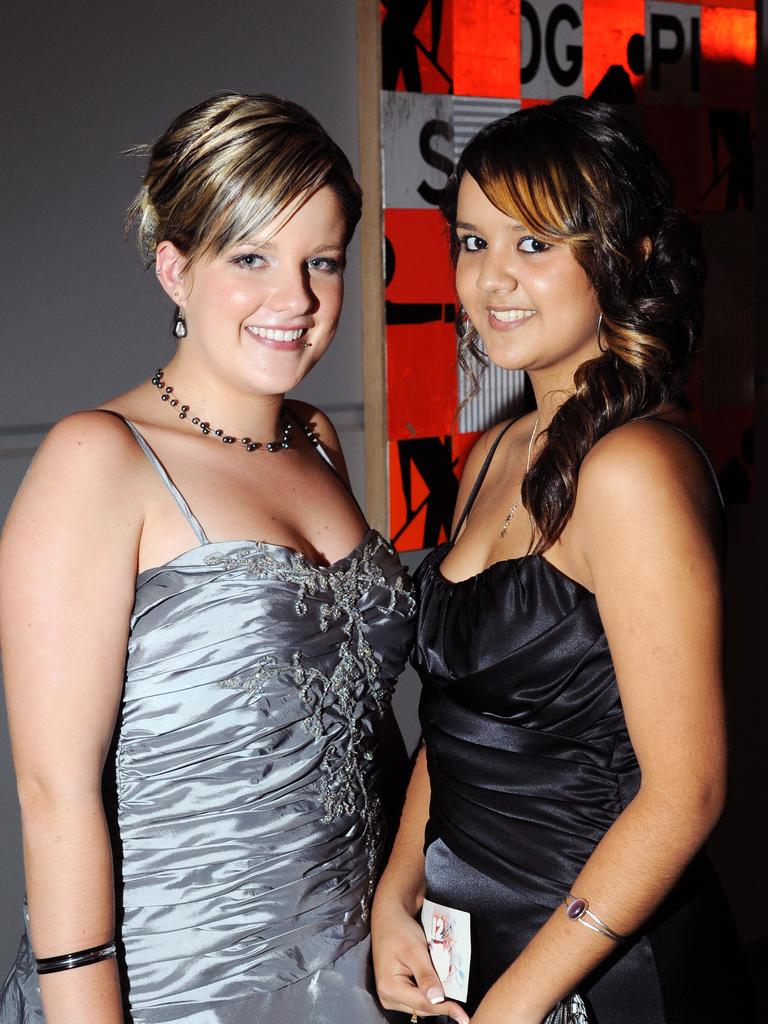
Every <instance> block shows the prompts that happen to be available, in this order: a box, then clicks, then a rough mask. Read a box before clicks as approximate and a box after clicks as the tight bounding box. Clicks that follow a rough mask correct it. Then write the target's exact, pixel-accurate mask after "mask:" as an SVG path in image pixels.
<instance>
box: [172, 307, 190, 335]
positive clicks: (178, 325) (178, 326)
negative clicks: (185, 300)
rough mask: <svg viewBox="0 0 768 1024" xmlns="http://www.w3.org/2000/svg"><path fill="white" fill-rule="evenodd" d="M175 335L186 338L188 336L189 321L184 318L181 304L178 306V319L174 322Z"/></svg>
mask: <svg viewBox="0 0 768 1024" xmlns="http://www.w3.org/2000/svg"><path fill="white" fill-rule="evenodd" d="M173 336H174V338H179V339H181V338H186V336H187V321H186V320H185V319H184V310H183V309H182V308H181V306H177V307H176V319H175V320H174V323H173Z"/></svg>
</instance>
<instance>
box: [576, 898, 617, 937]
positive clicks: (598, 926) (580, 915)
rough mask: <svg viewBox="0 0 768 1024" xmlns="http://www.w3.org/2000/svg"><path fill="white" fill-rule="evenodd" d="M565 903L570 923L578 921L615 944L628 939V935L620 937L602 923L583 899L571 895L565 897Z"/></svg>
mask: <svg viewBox="0 0 768 1024" xmlns="http://www.w3.org/2000/svg"><path fill="white" fill-rule="evenodd" d="M563 903H564V904H565V908H566V910H565V914H566V917H567V918H568V920H569V921H578V922H579V924H583V925H584V927H585V928H589V929H590V930H591V931H593V932H597V934H598V935H604V936H605V937H606V939H611V940H612V941H613V942H623V941H624V940H625V939H626V935H619V933H618V932H615V931H614V930H613V928H609V927H608V925H607V924H606V923H605V921H601V920H600V918H599V917H598V916H597V914H593V913H592V911H591V910H590V909H589V903H587V901H586V900H584V899H581V897H579V896H573V895H571V894H570V893H569V894H568V895H567V896H565V897H563ZM587 918H589V920H587Z"/></svg>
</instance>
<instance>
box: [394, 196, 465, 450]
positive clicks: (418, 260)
mask: <svg viewBox="0 0 768 1024" xmlns="http://www.w3.org/2000/svg"><path fill="white" fill-rule="evenodd" d="M384 230H385V234H386V250H387V282H388V284H387V290H386V319H387V395H388V402H389V405H388V423H389V437H390V438H391V439H393V440H395V439H397V438H409V437H429V436H432V435H437V434H448V433H450V432H451V430H452V429H453V428H454V416H455V412H456V330H455V315H454V303H455V290H454V284H453V268H452V267H451V262H450V259H449V256H448V239H447V235H446V228H445V222H444V221H443V218H442V215H441V214H440V213H439V212H438V211H437V210H387V211H386V212H385V216H384Z"/></svg>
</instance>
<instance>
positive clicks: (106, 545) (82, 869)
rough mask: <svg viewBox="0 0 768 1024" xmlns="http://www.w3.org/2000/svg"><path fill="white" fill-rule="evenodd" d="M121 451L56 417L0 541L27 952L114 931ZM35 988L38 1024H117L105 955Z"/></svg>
mask: <svg viewBox="0 0 768 1024" xmlns="http://www.w3.org/2000/svg"><path fill="white" fill-rule="evenodd" d="M134 448H135V446H134V445H132V442H131V441H130V439H129V437H128V436H127V431H126V428H125V427H124V426H123V425H121V424H120V423H119V421H118V420H116V419H115V418H114V417H111V416H107V415H105V414H104V413H98V412H94V413H80V414H77V415H75V416H71V417H69V418H68V419H66V420H64V421H62V423H60V424H59V425H58V426H56V427H55V428H54V430H53V431H52V432H51V434H50V435H49V437H48V438H47V439H46V441H45V442H44V444H43V446H42V447H41V449H40V451H39V452H38V455H37V456H36V458H35V460H34V462H33V465H32V467H31V469H30V471H29V473H28V475H27V477H26V479H25V481H24V483H23V485H22V488H21V490H20V492H19V494H18V496H17V498H16V501H15V503H14V505H13V508H12V510H11V512H10V515H9V517H8V521H7V524H6V528H5V532H4V535H3V539H2V544H1V545H0V638H1V639H2V648H3V666H4V676H5V688H6V699H7V705H8V714H9V723H10V731H11V740H12V746H13V755H14V762H15V767H16V775H17V780H18V792H19V800H20V804H21V816H22V827H23V833H24V862H25V869H26V881H27V892H28V898H29V912H30V929H31V935H32V942H33V946H34V952H35V956H36V957H38V958H40V957H53V956H59V955H63V954H66V953H71V952H76V951H78V950H82V949H84V948H89V947H92V946H96V945H99V944H101V943H104V942H106V941H108V940H109V939H111V938H112V937H113V936H114V932H115V925H114V909H113V879H112V863H111V852H110V843H109V837H108V833H107V827H106V823H105V818H104V810H103V806H102V801H101V774H102V768H103V764H104V760H105V757H106V754H107V750H108V748H109V744H110V740H111V737H112V732H113V729H114V723H115V718H116V714H117V709H118V705H119V700H120V693H121V688H122V682H123V673H124V666H125V651H126V643H127V637H128V623H129V617H130V613H131V609H132V606H133V600H134V586H135V576H136V557H137V546H138V538H139V534H140V530H141V521H140V515H139V513H138V512H137V510H136V507H137V502H136V496H135V493H133V494H132V493H131V488H130V487H129V481H130V480H131V479H133V480H134V481H135V479H136V474H135V462H134V460H135V458H136V452H137V451H138V450H137V449H136V452H135V451H134V450H133V449H134ZM139 455H140V453H139ZM132 471H133V472H132ZM132 490H133V491H134V492H135V486H134V487H133V488H132ZM40 987H41V992H42V997H43V1003H44V1007H45V1013H46V1021H47V1022H48V1024H75V1022H77V1024H118V1022H122V1020H123V1014H122V1009H121V999H120V990H119V984H118V978H117V970H116V965H115V961H114V960H107V961H103V962H101V963H97V964H93V965H90V966H87V967H81V968H78V969H75V970H69V971H64V972H61V973H57V974H50V975H44V976H41V978H40Z"/></svg>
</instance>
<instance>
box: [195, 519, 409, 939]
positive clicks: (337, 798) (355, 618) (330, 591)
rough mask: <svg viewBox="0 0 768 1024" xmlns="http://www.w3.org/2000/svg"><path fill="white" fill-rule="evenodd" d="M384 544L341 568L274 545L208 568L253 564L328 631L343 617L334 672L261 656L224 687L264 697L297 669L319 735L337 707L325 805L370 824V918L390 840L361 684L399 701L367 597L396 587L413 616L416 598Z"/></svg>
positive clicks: (369, 694) (378, 699) (377, 698)
mask: <svg viewBox="0 0 768 1024" xmlns="http://www.w3.org/2000/svg"><path fill="white" fill-rule="evenodd" d="M380 548H384V549H385V550H386V551H388V552H389V553H390V554H391V553H392V548H391V547H390V545H389V544H387V542H386V541H385V540H384V538H383V537H381V536H379V535H374V536H373V537H371V539H370V540H369V541H368V542H367V543H366V544H365V545H364V546H363V548H362V550H361V552H360V554H359V555H356V556H355V557H353V558H351V559H349V560H348V561H347V560H344V561H343V562H342V563H339V567H338V568H334V567H330V568H324V567H322V566H318V565H314V564H313V563H312V562H310V561H309V560H308V559H307V558H305V557H304V556H303V555H301V554H299V553H298V552H293V553H290V554H289V557H288V558H287V559H280V558H276V557H275V556H274V555H273V554H272V553H271V551H270V546H269V545H267V544H259V543H257V544H252V545H249V546H248V547H247V548H245V547H244V548H240V549H238V550H236V551H233V552H230V553H229V554H221V555H215V554H211V555H208V556H207V557H206V559H205V561H206V563H207V564H208V565H217V566H221V567H222V568H223V569H225V570H232V569H245V570H246V571H247V572H249V573H252V574H254V575H257V576H259V578H261V579H267V580H278V581H281V582H286V583H293V584H295V585H296V587H297V588H298V589H297V594H296V601H295V602H294V609H295V611H296V614H297V615H301V616H303V615H306V614H307V612H308V605H307V597H308V596H309V597H312V598H316V599H318V600H319V601H320V602H321V605H322V606H321V609H320V623H319V626H320V630H321V631H322V632H326V631H327V630H328V628H329V626H330V625H331V623H334V622H340V628H341V631H342V633H343V635H344V639H343V641H342V642H341V643H340V644H339V647H338V657H337V661H336V664H335V666H334V668H333V670H332V671H331V672H330V674H326V673H325V672H322V671H321V670H320V669H318V668H316V667H315V666H313V665H307V664H306V663H305V661H304V658H303V656H302V653H301V651H295V652H294V653H293V657H292V660H291V664H290V665H285V664H283V665H281V664H279V663H278V662H277V661H276V660H275V659H274V658H268V657H265V658H260V659H258V662H257V663H256V664H255V665H254V667H252V668H251V669H249V671H248V672H245V673H243V674H242V675H236V676H231V677H230V678H228V679H225V680H224V681H223V682H222V683H221V685H222V686H225V687H232V688H235V687H242V688H245V689H247V690H250V691H251V692H253V693H254V694H255V695H256V697H257V698H258V697H260V696H261V695H262V694H263V692H264V688H265V686H266V683H267V682H268V680H269V679H271V678H274V677H275V676H277V675H284V674H286V673H287V674H289V675H291V676H292V677H293V679H294V680H295V682H296V684H297V686H298V687H299V693H300V694H301V699H302V700H303V701H304V703H305V705H306V706H307V708H308V709H309V712H310V713H309V715H308V717H307V718H306V720H305V721H304V727H305V728H306V729H307V730H308V731H310V732H311V733H312V734H313V735H314V736H315V738H316V739H318V740H322V739H323V737H324V735H325V716H326V712H327V710H328V709H329V708H331V707H333V708H334V710H335V712H336V714H337V715H339V716H340V717H341V718H342V720H343V721H344V723H345V725H346V735H345V737H344V739H343V741H341V742H340V741H335V742H330V743H329V744H328V746H327V748H326V750H325V752H324V754H323V757H322V761H321V764H320V768H321V772H322V782H321V792H322V798H323V804H324V807H325V815H324V817H323V820H324V821H325V822H330V821H335V820H336V819H338V818H340V817H342V816H344V815H352V814H360V815H361V817H362V819H363V822H364V826H365V847H366V852H367V856H368V887H367V891H366V893H365V895H364V896H363V899H362V900H361V905H362V911H363V920H365V919H366V918H367V916H368V910H369V907H370V900H371V897H372V895H373V889H374V885H375V876H376V869H377V866H378V857H379V851H380V848H381V839H382V820H381V819H382V814H381V806H380V802H379V800H378V798H377V797H376V796H375V794H369V793H368V790H367V786H366V780H365V771H364V768H365V763H366V762H368V761H371V760H372V758H373V754H372V753H371V751H370V750H367V749H366V747H365V742H364V734H363V730H362V729H361V727H360V721H359V718H360V714H361V713H362V712H356V709H357V708H359V707H361V705H362V703H363V702H361V701H360V700H359V698H358V691H359V688H360V687H361V684H362V686H363V688H364V697H365V698H371V699H372V700H373V701H374V704H375V706H376V708H377V709H378V711H379V713H382V712H383V711H384V708H385V707H386V705H387V704H388V703H389V701H390V700H391V698H392V692H393V690H394V685H395V684H394V680H389V679H388V680H384V681H382V680H381V679H380V678H379V664H378V662H377V660H376V657H375V654H374V651H373V648H372V647H371V645H370V644H369V643H368V641H367V640H366V638H365V633H364V629H363V625H364V623H363V615H362V612H361V611H360V601H361V598H362V597H363V596H364V595H365V594H366V593H368V591H369V590H371V588H373V587H378V588H381V589H383V590H385V591H388V592H389V604H388V606H387V610H388V611H394V609H395V605H396V603H397V601H398V598H402V599H404V600H405V602H406V614H407V615H412V614H413V613H414V612H415V610H416V602H415V600H414V597H413V594H412V592H411V590H410V583H409V582H406V581H407V577H405V576H404V574H403V575H399V576H397V577H396V579H395V580H394V582H392V583H390V582H389V581H388V580H387V578H386V576H385V574H384V571H383V570H382V568H381V566H380V565H379V564H378V563H377V561H376V560H375V555H376V553H377V552H378V551H379V549H380Z"/></svg>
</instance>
